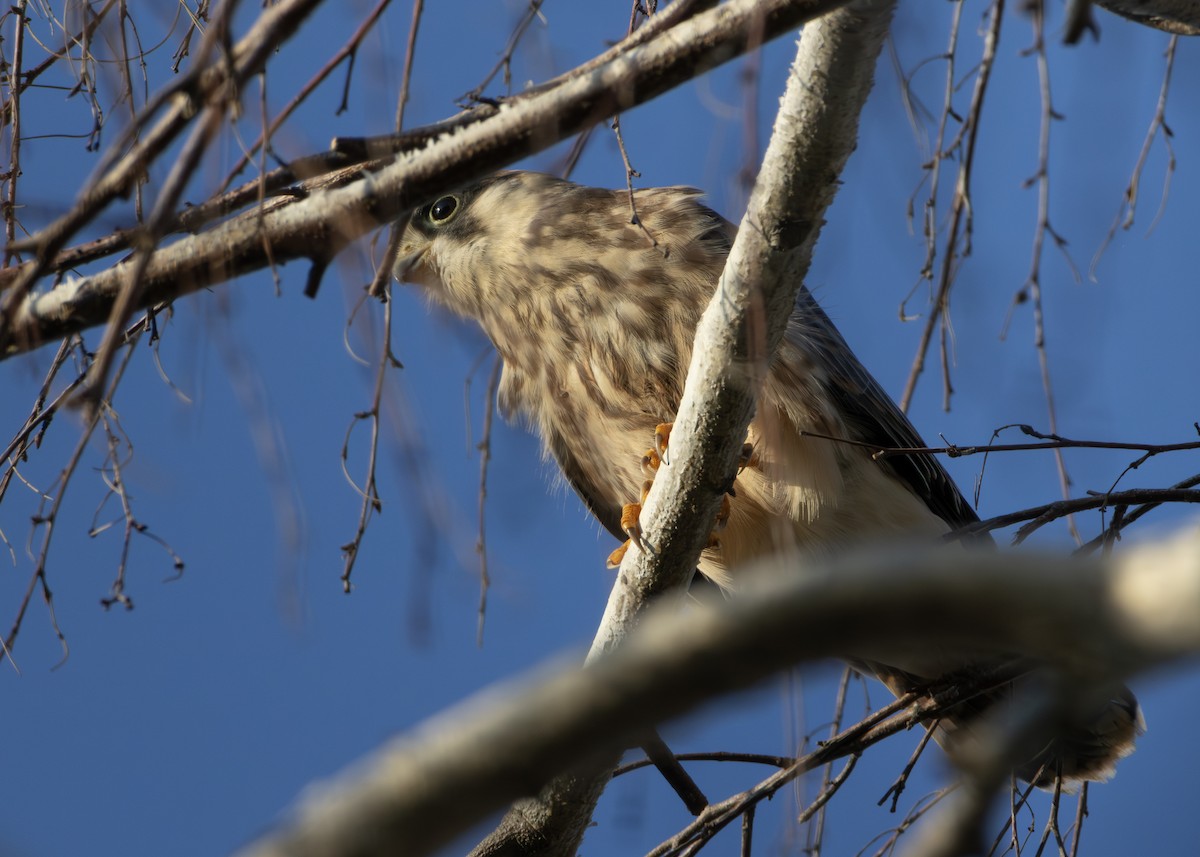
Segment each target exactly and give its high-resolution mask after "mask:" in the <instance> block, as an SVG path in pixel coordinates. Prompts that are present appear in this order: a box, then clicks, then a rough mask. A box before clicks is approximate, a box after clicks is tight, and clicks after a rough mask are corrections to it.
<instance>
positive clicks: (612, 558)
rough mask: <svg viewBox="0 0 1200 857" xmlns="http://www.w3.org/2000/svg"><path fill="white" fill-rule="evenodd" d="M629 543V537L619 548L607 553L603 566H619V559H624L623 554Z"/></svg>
mask: <svg viewBox="0 0 1200 857" xmlns="http://www.w3.org/2000/svg"><path fill="white" fill-rule="evenodd" d="M630 544H632V542H631V541H630V540H629V539H626V540H625V541H624V542H623V543H622V544H621V546H620V547H619V548H617V549H616V550H615V551H613V552H612V553H610V554H609V555H608V559H607V560H606V561H605V563H604V565H605V567H606V568H620V567H621V560H623V559H625V554H626V552H627V551H628V550H629V545H630Z"/></svg>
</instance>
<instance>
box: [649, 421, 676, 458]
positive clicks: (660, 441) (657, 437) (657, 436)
mask: <svg viewBox="0 0 1200 857" xmlns="http://www.w3.org/2000/svg"><path fill="white" fill-rule="evenodd" d="M674 426H675V423H659V424H658V425H657V426H655V427H654V451H655V452H657V453H658V457H659V458H660V459H661V460H662V462H663V464H670V463H671V462H670V461H669V460H668V459H667V447H668V446H669V445H670V443H671V429H672V428H673V427H674Z"/></svg>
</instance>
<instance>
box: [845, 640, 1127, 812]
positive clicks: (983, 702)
mask: <svg viewBox="0 0 1200 857" xmlns="http://www.w3.org/2000/svg"><path fill="white" fill-rule="evenodd" d="M855 666H856V668H858V669H859V670H860V671H864V672H868V673H869V674H873V675H875V676H876V677H878V678H879V679H880V681H882V682H883V683H884V684H885V685H887V687H888V689H889V690H891V691H892V692H893V693H894V694H896V695H897V696H901V695H903V694H905V693H908V692H909V691H912V690H915V689H920V688H925V687H931V683H930V682H929V681H928V680H924V679H919V678H916V677H914V676H912V675H910V674H908V673H905V672H902V671H899V670H894V669H891V668H889V667H886V666H883V665H880V664H873V663H858V664H855ZM989 672H990V673H991V674H993V675H994V674H995V670H992V669H983V668H973V669H971V670H969V671H965V672H964V674H963V677H964V681H963V685H969V684H971V683H972V682H971V679H972V677H973V676H975V677H977V676H978V675H979V674H981V673H989ZM1019 673H1020V674H1018V675H1016V676H1015V677H1013V678H1011V679H1008V680H1006V681H1003V682H1002V683H999V684H991V686H988V683H985V684H984V686H985V688H986V689H984V690H981V691H978V692H973V693H966V694H961V698H955V699H953V701H952V704H951V705H950V707H949V708H948V709H947V710H946V712H945V713H944V714H943V715H942V717H941V718H940V719H939V720H938V721H937V722H936V725H935V726H934V727H933V729H934V732H933V738H934V740H935V741H937V743H938V744H939V745H940V746H941V747H942V749H944V750H945V751H946V752H947V754H948V755H949V756H950V757H951V758H952V759H966V758H968V757H977V756H978V753H979V751H980V750H981V749H984V748H983V747H981V744H983V743H984V742H987V741H995V740H996V737H997V736H998V735H999V734H1001V733H1000V732H999V731H998V730H997V728H996V727H1001V729H1002V728H1003V726H1004V725H1005V720H1006V719H1008V720H1009V721H1010V722H1012V718H1015V717H1017V716H1018V715H1019V712H1018V710H1017V707H1018V706H1020V705H1022V704H1023V703H1027V702H1028V701H1029V699H1030V695H1029V693H1028V692H1027V691H1028V690H1029V685H1030V684H1032V683H1035V682H1038V681H1040V680H1042V679H1044V678H1045V674H1044V672H1039V671H1038V670H1036V669H1034V670H1028V669H1025V670H1019ZM937 685H939V686H940V687H944V688H950V689H951V692H952V693H953V690H954V688H955V683H954V682H953V680H946V681H939V682H937ZM954 695H955V696H958V695H959V694H954ZM1068 709H1069V710H1068ZM1145 731H1146V722H1145V720H1144V718H1143V717H1142V711H1141V707H1140V706H1139V705H1138V701H1137V698H1136V697H1135V696H1134V695H1133V692H1132V691H1131V690H1130V689H1129V688H1127V687H1125V686H1124V685H1117V686H1115V687H1114V688H1113V689H1112V691H1111V692H1110V693H1107V694H1103V695H1101V696H1099V697H1089V698H1086V699H1079V700H1073V705H1072V706H1069V707H1067V709H1063V710H1058V711H1056V722H1052V723H1048V724H1045V726H1044V728H1043V729H1042V731H1041V732H1040V736H1041V739H1040V740H1039V741H1038V743H1037V744H1034V745H1029V746H1027V747H1025V748H1024V752H1021V753H1020V755H1019V761H1018V762H1017V763H1016V764H1015V765H1014V773H1016V775H1017V776H1018V777H1020V778H1021V779H1022V780H1024V781H1026V782H1028V783H1033V784H1034V785H1036V786H1038V787H1040V788H1052V787H1054V785H1055V782H1056V781H1057V780H1059V779H1060V778H1061V782H1062V787H1063V789H1064V790H1065V791H1073V790H1074V789H1075V788H1076V787H1077V786H1078V785H1079V784H1080V783H1082V782H1085V781H1092V782H1103V781H1104V780H1107V779H1109V778H1110V777H1111V776H1112V775H1113V773H1114V772H1115V770H1116V764H1117V762H1118V761H1120V760H1121V759H1123V758H1124V757H1125V756H1128V755H1129V754H1130V753H1132V752H1133V749H1134V742H1135V741H1136V739H1137V737H1138V736H1139V735H1141V734H1142V733H1143V732H1145Z"/></svg>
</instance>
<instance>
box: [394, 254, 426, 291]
mask: <svg viewBox="0 0 1200 857" xmlns="http://www.w3.org/2000/svg"><path fill="white" fill-rule="evenodd" d="M428 249H429V248H428V246H425V247H417V248H415V249H414V248H413V247H412V246H411V245H401V247H400V253H399V255H398V256H397V257H396V264H395V265H394V266H393V267H392V273H393V274H395V275H396V279H397V280H399V281H400V282H402V283H411V282H413V281H412V280H410V279H409V275H410V274H411V273H412V272H413V270H414V269H415V268H416V267H417V266H419V265H420V264H421V263H422V262H423V261H424V259H425V251H426V250H428Z"/></svg>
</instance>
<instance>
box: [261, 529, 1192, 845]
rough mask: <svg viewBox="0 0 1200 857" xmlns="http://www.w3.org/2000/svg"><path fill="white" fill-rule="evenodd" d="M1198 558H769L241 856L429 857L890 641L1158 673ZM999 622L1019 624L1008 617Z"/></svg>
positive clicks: (1108, 671)
mask: <svg viewBox="0 0 1200 857" xmlns="http://www.w3.org/2000/svg"><path fill="white" fill-rule="evenodd" d="M1197 557H1200V532H1196V531H1194V530H1193V531H1189V532H1187V533H1185V534H1182V535H1180V536H1178V537H1176V538H1174V539H1173V540H1172V541H1170V542H1167V543H1165V544H1162V545H1146V546H1142V547H1137V548H1131V549H1129V550H1128V551H1126V552H1123V553H1122V555H1121V556H1120V557H1119V558H1117V559H1116V560H1104V561H1100V560H1097V559H1067V558H1063V557H1061V556H1048V555H1038V554H1033V553H1022V554H1000V553H986V554H983V553H981V554H977V555H972V556H971V557H970V558H969V561H968V560H967V559H965V558H964V556H963V555H962V554H961V553H959V552H946V551H936V550H935V551H923V552H915V553H910V554H903V553H901V552H897V551H895V550H894V549H892V550H888V551H886V552H876V553H862V554H857V555H854V556H845V557H842V558H840V559H839V560H838V561H836V562H834V563H833V564H831V565H826V566H823V567H821V568H815V569H813V573H812V574H809V575H803V576H802V575H796V574H795V573H794V564H795V562H796V561H797V560H796V559H795V558H791V559H788V558H780V559H778V560H776V561H773V562H772V563H770V564H769V565H767V566H764V567H763V568H761V569H760V571H759V573H758V574H757V575H756V577H755V580H756V584H755V585H750V586H748V588H747V589H746V590H745V591H744V593H743V594H742V596H741V597H739V598H738V599H734V600H729V601H716V602H714V603H708V604H705V605H704V607H703V609H701V608H697V609H695V610H692V611H689V612H688V614H687V615H686V616H684V615H679V614H678V613H677V612H675V611H674V610H672V609H670V608H669V607H668V608H667V609H665V610H659V611H657V612H656V614H655V615H653V616H651V617H649V618H647V620H646V621H645V622H644V623H643V624H642V626H641V627H640V628H639V629H638V631H637V633H635V634H633V635H632V636H630V637H629V639H628V640H627V641H626V643H625V645H623V646H621V647H619V648H617V649H614V650H612V651H609V652H607V653H605V654H604V655H602V656H601V657H599V658H597V659H596V660H595V661H594V662H593V663H591V664H590V665H589V666H588V667H587V668H586V669H583V670H579V669H577V668H576V667H574V666H572V665H565V666H564V665H560V666H559V667H558V668H557V669H556V670H555V671H554V672H553V673H552V674H551V675H547V672H546V670H545V668H543V669H541V670H538V671H536V672H535V673H533V674H531V675H529V676H526V677H525V678H523V679H520V680H515V681H511V682H508V683H506V684H505V685H504V686H502V687H498V688H494V689H491V690H489V691H486V692H483V693H480V694H479V695H477V696H476V697H475V698H473V699H471V700H468V701H467V702H465V703H463V704H461V705H459V706H457V707H455V708H454V709H452V710H450V711H448V712H446V713H445V714H443V715H441V716H439V717H438V718H436V719H435V720H433V721H431V722H429V723H427V724H425V725H424V726H422V727H420V728H419V729H417V730H416V731H414V732H413V733H412V734H410V735H408V736H405V737H403V738H401V739H397V740H396V741H394V742H393V743H392V744H391V745H389V746H388V747H386V748H384V750H383V751H382V752H381V753H380V754H379V755H378V756H377V757H376V758H375V759H374V760H373V761H372V762H371V763H370V764H369V765H360V766H359V767H358V768H357V770H353V771H351V772H349V773H348V774H347V775H346V776H345V777H344V778H343V779H342V780H340V781H339V782H338V783H337V784H336V787H333V786H331V787H329V788H326V789H323V790H322V793H321V796H320V798H319V799H314V802H313V803H312V804H310V805H309V806H307V807H304V808H302V809H301V811H300V814H299V816H298V817H297V821H296V822H295V823H294V824H293V825H292V826H291V827H289V828H288V829H287V830H285V831H282V832H281V833H279V834H277V835H276V836H274V837H272V838H270V839H268V840H265V841H263V842H261V843H259V844H258V845H257V846H255V847H253V848H252V849H250V850H248V851H247V852H245V857H267V855H282V854H288V855H291V857H318V855H320V857H333V855H347V856H348V855H370V854H384V853H398V852H403V853H404V854H406V855H417V854H422V853H427V852H428V851H429V850H431V849H432V848H434V847H436V846H437V844H438V843H439V842H443V841H446V839H447V838H449V837H450V836H452V835H454V833H455V832H457V831H461V830H463V829H465V828H466V827H467V826H468V825H469V824H471V823H472V822H473V821H475V820H478V819H480V818H482V817H484V816H485V815H486V814H487V813H488V812H490V811H492V810H494V809H495V808H496V807H497V806H499V805H501V804H502V803H504V802H505V801H507V800H509V799H511V798H512V797H513V796H516V795H519V794H522V793H528V792H529V791H531V790H532V789H534V788H536V787H537V784H538V783H540V782H542V781H544V779H545V778H546V777H547V776H549V775H550V774H551V773H553V772H554V771H559V770H562V769H564V768H566V767H568V766H570V765H574V764H579V763H586V762H587V761H588V760H589V759H593V758H595V755H596V754H602V753H604V752H606V751H607V752H615V751H616V750H617V748H619V747H622V746H625V745H626V744H627V743H629V742H630V741H631V740H632V739H633V738H634V736H636V735H637V734H638V732H639V731H640V730H642V729H645V728H647V727H648V726H650V725H652V724H654V723H658V722H661V721H663V720H666V719H669V718H672V717H676V716H679V715H680V714H682V713H684V712H686V711H688V710H691V709H692V708H693V707H695V706H696V705H699V704H700V703H702V702H703V701H704V700H706V699H709V698H712V697H714V696H716V695H719V694H723V693H727V692H729V691H731V690H734V689H738V688H744V687H748V686H750V685H752V684H754V683H756V682H758V681H761V680H762V679H763V678H765V677H767V676H769V675H771V674H773V673H774V672H776V671H778V670H780V669H783V668H786V667H788V666H790V665H791V664H793V663H795V662H797V661H800V660H809V659H814V658H823V657H828V656H834V655H837V654H838V653H839V652H840V651H841V652H844V651H846V650H856V649H861V648H866V647H869V646H871V645H879V644H883V643H886V642H888V641H892V640H895V639H896V638H897V636H898V635H902V636H903V637H904V639H905V640H906V643H911V644H914V645H927V644H928V645H933V644H946V645H969V646H979V647H983V648H985V649H992V650H996V651H1010V652H1019V653H1022V654H1025V655H1028V656H1032V657H1036V658H1038V659H1039V660H1043V661H1045V662H1048V663H1054V664H1055V665H1056V666H1058V667H1059V668H1061V669H1062V670H1064V671H1065V673H1066V674H1069V675H1073V676H1076V677H1078V678H1079V679H1080V680H1084V679H1091V680H1094V681H1100V682H1103V681H1107V680H1110V679H1112V678H1118V677H1121V676H1125V675H1127V674H1129V673H1131V672H1134V671H1138V670H1143V669H1147V668H1150V667H1152V666H1156V665H1160V664H1164V663H1167V662H1170V661H1173V660H1175V659H1177V658H1179V657H1181V656H1184V655H1187V654H1190V653H1194V652H1196V651H1198V650H1200V561H1198V559H1197ZM968 563H969V565H970V568H967V569H964V567H963V566H964V564H968ZM931 593H936V597H931ZM1014 615H1022V616H1024V617H1025V620H1024V621H1022V622H1013V621H1011V617H1012V616H1014ZM700 676H703V680H700V679H699V677H700ZM917 696H918V697H920V699H918V698H916V697H905V698H902V699H901V700H898V701H897V702H895V703H892V704H891V705H890V706H888V708H887V709H885V710H884V712H885V714H884V716H889V715H891V714H900V717H899V720H898V721H897V720H895V719H893V720H888V721H887V723H889V724H894V729H898V730H902V729H903V728H904V724H906V723H910V722H911V719H910V716H911V715H910V714H909V713H908V712H909V709H910V706H912V705H913V704H914V703H915V702H920V705H921V707H920V710H921V715H920V716H924V717H928V716H936V713H937V711H938V710H939V709H938V708H937V705H936V704H935V703H934V702H932V701H930V697H928V696H926V695H921V694H918V695H917ZM1026 710H1027V711H1029V712H1031V713H1032V711H1033V710H1034V709H1026ZM1031 716H1032V714H1031ZM874 722H875V725H872V726H868V727H867V728H865V729H863V730H859V731H857V732H855V736H856V737H854V738H853V740H850V738H847V739H846V743H844V744H842V745H840V747H839V750H840V752H842V753H847V754H848V753H852V752H853V751H854V748H856V747H861V746H862V744H861V742H862V741H865V740H868V739H869V738H870V737H871V734H872V731H873V730H875V729H879V728H882V727H883V726H884V723H883V721H874ZM533 723H536V724H537V728H530V725H531V724H533ZM1013 728H1014V729H1018V728H1020V729H1023V728H1024V726H1023V724H1019V725H1018V726H1014V727H1013ZM885 731H886V730H885ZM824 752H829V751H827V750H826V749H825V748H822V749H821V750H819V751H817V752H816V753H814V754H811V755H810V757H806V759H807V760H808V761H807V762H806V763H805V764H806V765H807V767H808V768H809V769H811V768H813V767H817V766H819V765H821V764H824V763H825V762H826V761H828V759H829V758H831V757H829V756H825V755H823V753H824ZM782 773H783V772H781V774H782Z"/></svg>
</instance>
